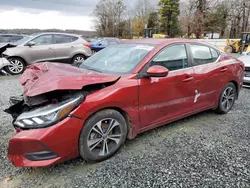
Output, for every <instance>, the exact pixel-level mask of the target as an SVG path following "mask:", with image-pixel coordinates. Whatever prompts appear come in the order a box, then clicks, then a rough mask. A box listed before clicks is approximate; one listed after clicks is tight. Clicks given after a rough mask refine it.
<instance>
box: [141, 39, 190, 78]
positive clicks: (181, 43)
mask: <svg viewBox="0 0 250 188" xmlns="http://www.w3.org/2000/svg"><path fill="white" fill-rule="evenodd" d="M175 45H184V47H185V49H186V53H187V60H188V67H186V68H183V69H178V70H172V71H169V72H170V73H173V72H177V71H181V70H186V69H190V68H192V64H191V54H190V51H189V49H188V46H187V43H185V42H176V43H172V44H168V45H166V46H164V47H163V48H161V49H160V50H159V51H158V52H157V53H156V54H155V55H154V56H153V57H152V58H151V59H150V60H149V61H148V62H147V64H146V65H145V66H144V67H143V68H142V69H141V70H140V72H139V73H138V76H137V78H138V79H141V78H144V75H145V73H146V71H147V70H148V68H149V65H150V63H151V62H152V61H153V59H154V58H155V57H156V56H157V55H158V54H160V53H161V52H162V51H164V50H165V49H167V48H169V47H171V46H175Z"/></svg>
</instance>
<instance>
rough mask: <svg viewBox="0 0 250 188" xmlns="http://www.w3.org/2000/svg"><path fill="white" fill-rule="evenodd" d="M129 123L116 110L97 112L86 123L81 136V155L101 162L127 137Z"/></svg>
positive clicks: (116, 149)
mask: <svg viewBox="0 0 250 188" xmlns="http://www.w3.org/2000/svg"><path fill="white" fill-rule="evenodd" d="M127 132H128V128H127V123H126V121H125V119H124V117H123V116H122V115H121V114H120V113H119V112H118V111H116V110H112V109H107V110H102V111H100V112H97V113H96V114H94V115H93V116H91V117H90V118H89V119H88V120H87V121H86V123H85V125H84V127H83V129H82V131H81V134H80V138H79V152H80V156H81V157H82V158H83V159H85V160H87V161H94V162H99V161H103V160H106V159H108V158H110V157H111V156H113V155H114V154H115V153H116V152H117V151H118V150H119V149H120V147H121V146H122V145H123V144H124V142H125V140H126V137H127Z"/></svg>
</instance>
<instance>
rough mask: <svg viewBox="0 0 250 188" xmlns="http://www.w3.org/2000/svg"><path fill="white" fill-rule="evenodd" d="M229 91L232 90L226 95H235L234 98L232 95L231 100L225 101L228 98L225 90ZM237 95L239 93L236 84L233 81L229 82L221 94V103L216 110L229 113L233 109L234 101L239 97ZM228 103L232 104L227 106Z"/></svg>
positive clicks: (220, 112)
mask: <svg viewBox="0 0 250 188" xmlns="http://www.w3.org/2000/svg"><path fill="white" fill-rule="evenodd" d="M229 91H230V93H229V94H226V95H228V97H229V96H233V98H232V97H230V100H228V102H225V101H226V100H227V99H225V92H227V93H228V92H229ZM237 95H238V94H237V89H236V87H235V85H234V84H233V83H232V82H230V83H228V84H227V85H226V86H225V87H224V89H223V91H222V92H221V94H220V98H219V104H218V107H217V109H216V110H215V111H216V112H217V113H219V114H227V113H228V112H229V111H230V110H231V109H232V107H233V105H234V102H235V100H236V99H237ZM228 99H229V98H228ZM227 104H230V105H229V106H225V105H227Z"/></svg>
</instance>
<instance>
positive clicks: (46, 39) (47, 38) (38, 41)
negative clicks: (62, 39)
mask: <svg viewBox="0 0 250 188" xmlns="http://www.w3.org/2000/svg"><path fill="white" fill-rule="evenodd" d="M32 41H33V42H34V43H35V45H36V46H40V45H50V44H52V35H42V36H39V37H37V38H35V39H34V40H32Z"/></svg>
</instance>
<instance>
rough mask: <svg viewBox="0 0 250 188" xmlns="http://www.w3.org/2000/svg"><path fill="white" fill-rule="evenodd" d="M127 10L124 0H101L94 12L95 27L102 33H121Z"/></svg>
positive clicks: (115, 34)
mask: <svg viewBox="0 0 250 188" xmlns="http://www.w3.org/2000/svg"><path fill="white" fill-rule="evenodd" d="M125 10H126V6H125V4H124V1H123V0H100V1H99V2H98V4H97V5H96V8H95V10H94V12H93V15H94V17H95V20H94V26H95V29H96V30H97V31H98V32H99V34H100V35H105V36H117V35H119V30H120V26H121V23H122V21H123V14H124V12H125Z"/></svg>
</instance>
